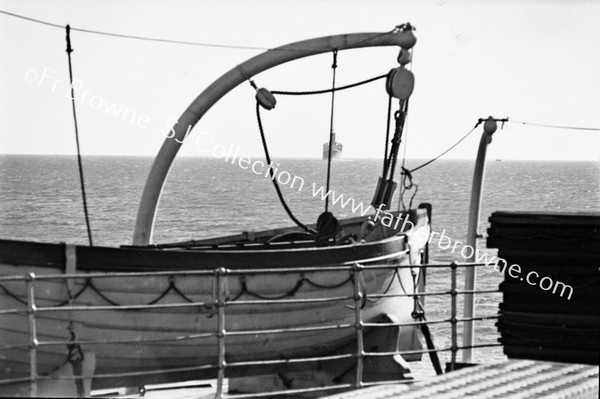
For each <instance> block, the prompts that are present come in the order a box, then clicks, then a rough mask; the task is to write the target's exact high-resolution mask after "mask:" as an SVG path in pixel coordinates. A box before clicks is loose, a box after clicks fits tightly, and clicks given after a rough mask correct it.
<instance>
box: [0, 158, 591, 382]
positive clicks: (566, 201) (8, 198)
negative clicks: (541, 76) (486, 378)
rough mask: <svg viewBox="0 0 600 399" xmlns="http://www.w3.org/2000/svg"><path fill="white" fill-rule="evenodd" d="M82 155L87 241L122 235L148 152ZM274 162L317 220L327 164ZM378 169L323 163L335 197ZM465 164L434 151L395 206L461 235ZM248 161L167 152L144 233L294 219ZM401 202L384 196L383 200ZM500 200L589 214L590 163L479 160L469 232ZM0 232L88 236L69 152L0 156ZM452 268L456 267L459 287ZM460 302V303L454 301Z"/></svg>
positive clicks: (469, 166) (489, 272)
mask: <svg viewBox="0 0 600 399" xmlns="http://www.w3.org/2000/svg"><path fill="white" fill-rule="evenodd" d="M259 159H260V158H254V159H253V161H254V160H259ZM82 161H83V171H84V180H85V191H86V195H87V206H88V212H89V219H90V225H91V231H92V237H93V242H94V245H96V246H119V245H124V244H131V242H132V236H133V229H134V223H135V218H136V212H137V209H138V203H139V200H140V197H141V194H142V189H143V186H144V183H145V181H146V177H147V176H148V173H149V170H150V167H151V165H152V162H153V158H152V157H121V156H119V157H115V156H84V157H83V159H82ZM423 162H424V160H407V161H406V164H405V165H404V166H405V167H406V168H407V169H413V168H415V167H417V166H419V165H421V164H422V163H423ZM273 165H274V171H275V172H276V176H277V178H278V179H279V180H280V182H281V184H280V187H281V191H282V194H283V197H284V199H285V201H286V202H287V204H288V206H289V208H290V209H291V210H292V212H293V214H294V215H295V217H296V218H297V219H299V220H300V221H302V222H303V223H314V222H316V220H317V217H318V216H319V214H321V213H322V212H323V211H324V208H325V202H324V201H323V200H322V199H321V197H320V195H317V196H315V195H314V192H315V190H317V191H318V189H319V188H320V187H324V186H325V185H326V170H327V163H326V162H324V161H321V160H318V159H274V160H273ZM243 166H247V165H243ZM399 166H400V165H399ZM399 166H398V168H399ZM275 168H277V170H275ZM382 168H383V165H382V161H380V160H374V159H342V160H336V161H334V162H333V163H332V170H331V179H330V180H331V184H330V189H332V190H334V191H335V195H336V196H337V197H339V196H340V195H343V198H344V199H345V200H346V201H348V200H349V199H350V200H352V201H354V205H355V206H356V205H358V204H359V203H361V202H362V203H363V205H364V206H365V207H366V206H367V205H368V204H369V203H370V202H371V198H372V196H373V192H374V188H375V185H376V183H377V179H378V177H379V176H380V175H381V174H382ZM473 168H474V162H473V161H470V160H443V159H440V160H438V161H436V162H434V163H432V164H430V165H428V166H427V167H424V168H422V169H419V170H418V171H415V172H414V173H413V175H412V189H411V190H408V191H407V192H406V193H405V195H404V196H403V201H402V203H403V205H404V206H405V207H409V206H410V205H411V203H412V206H413V207H416V206H417V205H418V204H420V203H426V202H427V203H430V204H432V206H433V213H432V227H433V230H434V231H437V232H439V233H441V232H444V233H445V235H446V236H447V237H449V238H450V239H452V240H457V241H462V242H465V241H466V235H467V219H468V209H469V200H470V192H471V180H472V176H473ZM256 170H260V173H255V172H253V171H252V170H251V168H243V167H242V166H241V165H240V163H239V162H238V161H235V160H231V159H225V158H213V157H208V158H199V157H188V158H185V157H182V158H178V159H176V160H175V162H174V164H173V167H172V169H171V172H170V174H169V177H168V180H167V182H166V184H165V186H164V190H163V193H162V197H161V201H160V205H159V209H158V213H157V217H156V222H155V230H154V237H153V242H154V243H166V242H177V241H184V240H189V239H200V238H209V237H216V236H221V235H228V234H237V233H240V232H242V231H259V230H263V229H269V228H274V227H285V226H291V225H293V223H292V221H291V220H290V219H289V217H288V216H287V214H286V213H285V211H284V209H283V207H282V205H281V203H280V201H279V199H278V197H277V195H276V193H275V190H274V188H273V184H272V181H271V180H270V179H269V178H268V175H267V173H268V172H266V170H265V169H260V168H258V167H257V168H256ZM288 175H289V176H288ZM286 181H287V182H286ZM292 183H293V184H292ZM405 183H407V184H406V185H408V183H409V182H408V181H406V182H405ZM396 198H397V196H396ZM342 203H343V201H338V202H337V203H336V204H332V203H329V210H330V211H331V212H333V214H334V215H335V216H336V217H338V218H343V217H350V216H358V215H357V214H355V213H353V212H352V209H351V205H352V204H351V203H348V205H347V206H346V207H344V208H342V207H341V204H342ZM403 205H402V204H401V203H400V201H395V202H394V204H393V207H392V208H397V207H402V206H403ZM500 210H502V211H548V212H596V213H598V212H600V162H593V161H587V162H576V161H572V162H558V161H511V160H493V159H492V160H488V162H487V165H486V176H485V181H484V193H483V199H482V208H481V217H480V222H479V232H480V233H482V234H484V235H485V233H486V230H487V228H488V226H489V222H488V218H489V217H490V215H491V214H492V212H494V211H500ZM0 238H5V239H16V240H31V241H45V242H68V243H77V244H83V245H87V244H88V238H87V230H86V224H85V218H84V211H83V206H82V194H81V185H80V179H79V173H78V165H77V158H76V157H75V156H58V155H0ZM478 246H479V248H480V249H481V250H485V251H489V253H490V254H495V250H494V249H486V242H485V239H482V240H480V242H479V244H478ZM430 258H431V260H432V261H435V262H442V263H448V264H449V263H450V262H451V261H452V260H456V261H465V259H463V258H462V257H461V255H460V253H458V251H456V252H455V253H452V252H450V251H449V250H444V249H442V248H440V245H436V242H435V241H432V242H431V244H430ZM427 273H428V274H427V290H428V291H431V292H433V291H436V292H437V291H444V290H445V291H447V290H449V287H450V283H451V281H450V273H449V270H447V269H430V270H428V272H427ZM463 278H464V277H463V273H462V270H461V271H460V272H459V278H458V283H459V289H460V288H461V286H462V284H463ZM502 279H503V276H502V274H501V273H499V272H498V271H496V270H494V269H493V268H489V267H488V268H486V267H484V268H480V269H479V271H478V277H477V288H478V289H482V290H495V289H497V288H498V285H499V283H500V282H501V281H502ZM501 301H502V296H501V294H499V293H486V294H480V295H477V296H476V308H475V315H476V316H487V317H489V316H492V317H493V316H495V315H496V314H497V312H498V305H499V303H500V302H501ZM425 309H426V317H427V319H428V320H430V321H431V320H436V319H447V318H449V317H450V299H449V297H448V296H443V297H427V299H426V301H425ZM459 311H460V312H462V303H461V302H459ZM459 317H460V313H459ZM432 331H433V334H434V341H435V343H436V346H437V347H449V346H450V342H451V341H450V328H449V326H448V325H446V324H444V325H436V326H433V327H432ZM459 333H460V331H459ZM498 337H499V336H498V333H497V329H496V325H495V319H491V320H485V321H481V322H477V323H476V324H475V343H476V344H479V345H488V344H489V345H497V344H498ZM441 358H442V361H447V360H448V359H449V354H448V352H443V353H442V354H441ZM502 359H504V354H503V353H502V348H501V347H499V346H490V347H485V348H481V349H476V350H475V351H474V357H473V361H475V362H489V361H495V360H502ZM459 360H460V357H459ZM417 369H418V368H417ZM428 369H429V368H428ZM423 373H426V371H423Z"/></svg>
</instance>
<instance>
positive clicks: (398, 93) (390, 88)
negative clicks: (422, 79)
mask: <svg viewBox="0 0 600 399" xmlns="http://www.w3.org/2000/svg"><path fill="white" fill-rule="evenodd" d="M414 87H415V75H413V73H412V72H411V71H409V70H408V69H406V68H404V67H398V68H394V69H392V70H391V71H390V72H389V73H388V75H387V79H386V82H385V89H386V91H387V93H388V94H389V95H390V96H392V97H395V98H398V99H400V100H406V99H408V97H410V95H411V94H412V92H413V89H414Z"/></svg>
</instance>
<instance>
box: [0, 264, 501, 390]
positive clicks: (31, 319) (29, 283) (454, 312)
mask: <svg viewBox="0 0 600 399" xmlns="http://www.w3.org/2000/svg"><path fill="white" fill-rule="evenodd" d="M482 266H485V264H483V263H456V262H452V263H451V264H450V265H448V264H425V265H407V266H398V265H386V264H381V265H372V264H370V265H361V264H354V265H348V266H336V267H302V268H284V269H277V270H274V269H251V270H250V269H245V270H231V269H225V268H217V269H214V270H206V271H173V272H140V273H86V274H58V275H34V274H32V273H30V274H27V275H24V276H3V277H0V288H4V286H3V285H2V284H3V283H7V282H14V281H21V282H24V283H25V285H26V287H27V306H26V308H25V307H23V308H21V309H18V308H15V309H0V321H1V320H2V317H3V316H4V315H10V314H21V315H22V314H24V313H25V314H26V316H27V319H28V326H29V327H28V328H29V339H28V345H27V347H26V348H25V347H24V346H18V347H17V346H8V345H5V344H2V343H0V358H1V356H2V352H4V351H7V350H11V349H28V351H29V364H30V374H29V377H23V378H19V379H0V387H1V386H2V385H9V384H15V383H29V384H30V394H31V396H35V395H37V393H38V382H40V381H43V380H49V379H51V378H50V377H49V376H46V375H40V374H39V372H38V350H39V348H42V347H49V346H61V345H65V344H70V345H86V346H94V345H112V344H128V343H131V344H141V343H151V342H166V341H170V340H169V339H167V340H165V339H162V338H161V339H160V340H155V341H152V340H147V341H140V340H110V339H109V340H96V341H90V340H84V341H80V340H77V339H74V340H69V341H64V340H58V341H57V340H40V339H39V337H38V334H37V329H36V317H37V315H40V314H44V313H47V312H66V313H68V312H73V311H78V312H96V311H103V310H110V311H131V310H139V309H144V310H149V309H184V308H198V307H207V306H210V307H215V308H216V312H215V313H216V314H215V315H216V317H217V329H216V331H214V332H210V333H199V334H188V335H184V336H181V335H178V336H175V337H173V338H172V340H173V341H184V340H198V339H205V338H211V337H212V338H216V340H217V345H218V361H217V363H216V364H204V365H198V366H189V367H179V368H169V369H156V370H150V371H141V372H140V371H132V372H126V373H114V374H94V377H93V378H94V379H104V378H115V377H141V376H144V375H160V374H166V373H181V372H193V371H202V370H209V369H213V370H216V371H217V372H216V375H217V378H216V383H215V385H216V386H215V393H214V395H215V398H223V397H227V398H245V397H268V396H276V395H282V394H295V393H308V392H312V393H314V394H319V393H322V394H326V393H327V392H331V391H339V390H344V389H352V388H361V387H366V386H370V385H376V384H381V383H407V382H414V380H412V379H400V380H386V381H376V382H373V381H371V382H369V381H365V380H364V378H363V372H364V361H365V360H364V359H365V358H366V357H385V356H394V355H414V354H428V353H430V352H450V362H449V363H448V365H447V369H448V370H454V369H455V368H456V364H457V361H456V359H457V354H458V352H459V351H460V350H463V349H466V348H469V349H470V348H483V347H492V346H499V345H500V344H498V343H497V342H490V343H483V344H479V345H471V346H461V345H459V343H458V327H459V325H461V324H463V323H465V322H476V321H482V320H493V319H497V317H498V315H497V314H490V315H482V316H478V317H468V318H465V317H462V318H461V317H459V314H458V306H457V300H458V297H459V296H460V295H471V294H482V293H498V292H499V290H497V289H493V290H479V291H478V290H458V288H457V271H458V269H460V268H472V267H482ZM403 268H409V269H415V268H419V269H423V270H424V269H433V268H441V269H450V287H449V289H448V290H441V291H437V292H416V293H414V294H413V293H407V292H404V293H402V294H398V293H389V292H388V293H379V294H375V293H366V290H365V289H364V288H365V287H363V286H362V284H363V279H362V278H361V274H362V273H363V272H364V271H366V270H375V269H390V270H393V269H395V270H396V271H399V270H400V269H403ZM332 271H337V272H340V273H349V274H350V277H351V278H350V280H351V282H352V284H353V295H351V296H334V297H318V298H286V299H252V300H246V299H244V300H242V299H239V298H237V299H236V300H235V301H231V300H230V299H229V298H228V297H227V287H226V284H225V279H226V277H227V276H235V275H242V276H243V275H255V274H274V273H277V274H282V273H309V272H310V273H319V272H332ZM178 276H179V277H181V276H207V277H208V276H212V277H213V278H214V279H215V281H216V289H215V292H214V295H213V302H212V303H206V302H191V303H188V302H185V303H163V304H160V303H154V304H149V305H98V306H81V305H71V304H68V305H65V306H39V307H38V306H37V304H36V299H37V297H36V285H37V284H39V282H42V281H49V280H55V281H67V280H81V279H82V278H84V279H104V278H115V277H116V278H125V277H139V278H143V277H167V278H171V279H172V278H175V277H178ZM396 276H397V277H398V278H400V277H399V274H396ZM393 278H395V277H393ZM0 293H2V292H0ZM6 293H7V291H6V289H4V294H6ZM433 296H446V297H449V303H450V317H449V318H441V319H433V320H427V321H425V320H415V321H413V322H409V323H393V322H387V323H374V322H372V321H368V320H364V319H363V312H362V303H363V301H365V300H377V299H380V298H388V297H411V298H413V299H414V300H415V301H418V300H421V299H422V298H425V297H433ZM334 301H353V307H354V322H353V323H346V324H331V325H318V326H317V325H315V326H306V327H295V328H278V329H268V330H235V331H228V330H227V329H226V328H225V326H226V324H225V320H226V317H227V309H228V308H231V307H234V306H245V305H261V306H269V305H273V304H282V303H288V304H302V303H318V302H323V303H325V302H334ZM425 324H427V325H432V326H436V325H443V324H448V325H449V326H450V331H451V339H450V342H451V343H450V345H449V346H445V347H442V348H435V349H422V350H413V351H388V352H366V351H365V347H364V342H363V339H364V333H365V329H366V328H369V329H377V328H383V327H408V326H421V325H425ZM2 325H3V323H1V322H0V328H2V327H1V326H2ZM332 329H354V330H355V334H356V351H355V352H354V353H343V354H334V355H331V354H328V355H326V356H313V357H304V358H292V359H270V360H264V359H263V360H253V361H243V362H242V361H237V362H227V360H226V354H227V344H226V338H227V337H232V336H240V335H250V334H252V335H260V334H286V333H303V332H315V331H325V330H332ZM350 358H354V359H355V361H356V368H355V377H354V382H353V383H338V384H332V385H329V386H324V387H323V386H320V387H312V388H303V389H287V390H285V391H276V392H273V391H271V392H263V393H252V394H251V395H247V394H226V393H225V392H224V391H225V388H224V383H225V382H226V371H227V370H228V369H231V368H235V367H253V366H265V365H269V366H274V365H283V364H288V365H289V364H294V363H296V364H297V363H304V362H317V361H333V360H341V359H350ZM1 364H2V361H1V360H0V365H1ZM81 378H84V377H80V376H69V377H60V378H58V379H61V380H77V379H81Z"/></svg>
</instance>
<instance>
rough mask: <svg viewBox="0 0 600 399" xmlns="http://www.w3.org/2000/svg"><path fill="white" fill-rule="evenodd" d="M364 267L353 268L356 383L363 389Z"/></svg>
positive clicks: (356, 264) (355, 265) (354, 266)
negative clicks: (362, 279) (362, 280)
mask: <svg viewBox="0 0 600 399" xmlns="http://www.w3.org/2000/svg"><path fill="white" fill-rule="evenodd" d="M361 272H362V265H360V264H358V263H355V264H354V265H353V267H352V279H353V282H354V309H355V315H356V321H355V329H356V382H355V385H354V386H355V388H362V384H363V381H362V380H363V360H364V357H365V346H364V342H363V320H362V309H361V308H362V304H363V293H362V287H361V285H360V282H361V277H362V276H361Z"/></svg>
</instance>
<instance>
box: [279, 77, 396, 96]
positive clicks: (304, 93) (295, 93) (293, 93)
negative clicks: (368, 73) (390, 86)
mask: <svg viewBox="0 0 600 399" xmlns="http://www.w3.org/2000/svg"><path fill="white" fill-rule="evenodd" d="M387 75H388V74H387V73H386V74H385V75H379V76H375V77H374V78H370V79H367V80H361V81H360V82H356V83H352V84H349V85H346V86H340V87H337V88H331V89H323V90H311V91H284V90H272V91H271V93H273V94H280V95H282V96H311V95H315V94H326V93H333V92H336V91H342V90H346V89H351V88H353V87H358V86H362V85H365V84H367V83H371V82H375V81H376V80H379V79H383V78H385V77H386V76H387Z"/></svg>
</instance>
